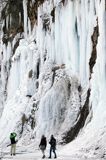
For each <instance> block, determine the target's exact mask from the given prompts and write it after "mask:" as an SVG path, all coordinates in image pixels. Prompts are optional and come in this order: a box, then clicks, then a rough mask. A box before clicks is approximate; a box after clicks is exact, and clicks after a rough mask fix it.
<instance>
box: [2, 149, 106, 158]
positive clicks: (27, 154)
mask: <svg viewBox="0 0 106 160" xmlns="http://www.w3.org/2000/svg"><path fill="white" fill-rule="evenodd" d="M66 153H67V151H66V152H65V151H63V150H62V149H60V150H57V156H58V157H57V159H58V160H103V159H104V160H105V158H103V157H99V156H98V158H97V157H96V158H95V157H94V156H90V155H87V151H86V153H84V151H82V152H80V153H79V152H78V153H75V154H72V152H71V150H70V152H69V153H68V154H66ZM48 157H49V149H47V150H46V158H45V160H47V159H48ZM9 159H13V160H24V159H25V160H41V159H42V153H41V151H40V150H38V149H35V150H31V149H29V148H28V149H25V148H21V147H17V154H16V156H11V155H10V153H9V149H8V150H7V151H5V152H3V156H2V160H9ZM52 159H54V155H53V156H52Z"/></svg>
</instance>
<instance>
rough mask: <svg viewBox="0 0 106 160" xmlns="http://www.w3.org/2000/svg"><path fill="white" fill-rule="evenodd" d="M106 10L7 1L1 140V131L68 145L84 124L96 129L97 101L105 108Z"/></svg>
mask: <svg viewBox="0 0 106 160" xmlns="http://www.w3.org/2000/svg"><path fill="white" fill-rule="evenodd" d="M98 6H99V7H100V8H101V12H100V13H99V11H98ZM104 6H105V5H104V1H103V0H102V1H101V2H99V0H97V4H95V0H90V1H86V2H85V3H84V2H83V1H80V0H78V1H77V0H75V1H67V0H62V1H59V0H55V1H52V0H49V1H48V0H45V1H44V0H38V1H35V0H23V1H22V0H18V1H16V0H8V2H7V3H6V5H5V7H4V8H3V10H2V12H1V18H2V22H3V25H2V41H1V48H0V88H1V93H0V97H1V98H0V104H1V108H0V113H1V119H0V128H2V131H1V133H0V137H1V140H0V141H3V139H4V137H5V141H4V143H6V142H7V141H8V137H7V135H5V134H3V133H4V130H5V133H7V132H11V131H13V130H15V131H16V132H17V134H18V136H19V138H20V139H21V140H22V142H23V141H25V143H27V142H28V143H29V142H30V139H33V138H36V139H37V138H39V136H41V135H42V134H45V135H46V136H50V134H56V135H57V136H58V138H59V140H60V141H61V142H62V143H69V142H70V141H72V140H73V139H75V138H76V137H77V136H78V134H79V132H80V131H81V130H83V127H85V124H87V123H88V122H90V121H91V124H92V126H93V125H94V126H95V125H96V122H97V121H96V120H97V119H98V118H97V116H98V113H99V112H101V107H100V106H101V105H100V103H99V101H100V102H101V103H102V102H103V106H104V104H105V96H104V94H103V93H104V92H105V91H104V88H105V80H106V79H105V76H104V75H105V66H106V62H105V60H104V61H103V60H102V57H104V59H105V40H104V35H105V34H103V33H105V31H104V30H105V29H104V28H105V23H103V17H104V16H103V15H104V13H105V7H104ZM101 46H102V49H101ZM100 52H102V56H101V55H100ZM100 59H101V60H100ZM101 71H102V74H101ZM98 74H101V77H103V79H102V85H100V83H101V78H100V77H99V76H98ZM101 95H103V96H101ZM101 97H102V98H101ZM99 105H100V106H99ZM96 106H98V107H97V108H98V110H96V109H95V108H96ZM103 106H102V107H103ZM102 109H103V108H102ZM92 111H93V112H94V113H95V114H94V116H93V117H92V113H93V112H92ZM96 111H97V112H96ZM7 112H8V114H7ZM96 114H97V115H96ZM10 117H11V118H10ZM104 118H105V114H104ZM11 124H12V125H11ZM100 125H101V127H102V126H103V124H100ZM5 126H7V127H5ZM88 126H89V125H88ZM88 128H89V127H88ZM91 128H92V127H91ZM91 130H92V129H91ZM86 132H87V133H88V130H87V131H86ZM26 139H27V142H26Z"/></svg>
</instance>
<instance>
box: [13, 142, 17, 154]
mask: <svg viewBox="0 0 106 160" xmlns="http://www.w3.org/2000/svg"><path fill="white" fill-rule="evenodd" d="M15 154H16V144H13V155H15Z"/></svg>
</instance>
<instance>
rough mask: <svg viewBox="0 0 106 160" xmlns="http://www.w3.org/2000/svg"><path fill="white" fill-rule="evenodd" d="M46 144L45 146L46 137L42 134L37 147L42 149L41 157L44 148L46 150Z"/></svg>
mask: <svg viewBox="0 0 106 160" xmlns="http://www.w3.org/2000/svg"><path fill="white" fill-rule="evenodd" d="M46 146H47V141H46V137H45V136H44V135H43V136H42V138H41V141H40V144H39V148H40V149H41V151H42V154H43V157H42V158H45V150H46Z"/></svg>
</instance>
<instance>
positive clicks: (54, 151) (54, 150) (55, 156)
mask: <svg viewBox="0 0 106 160" xmlns="http://www.w3.org/2000/svg"><path fill="white" fill-rule="evenodd" d="M53 153H54V158H57V155H56V149H55V148H53Z"/></svg>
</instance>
